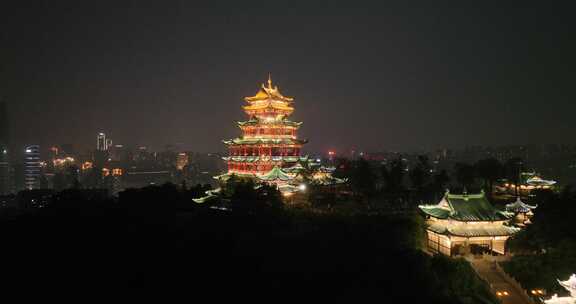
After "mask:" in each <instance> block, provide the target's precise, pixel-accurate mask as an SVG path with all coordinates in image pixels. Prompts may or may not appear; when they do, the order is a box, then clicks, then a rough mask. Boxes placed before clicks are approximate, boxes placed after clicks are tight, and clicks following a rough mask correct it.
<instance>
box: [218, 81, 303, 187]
mask: <svg viewBox="0 0 576 304" xmlns="http://www.w3.org/2000/svg"><path fill="white" fill-rule="evenodd" d="M244 100H245V101H246V103H247V105H245V106H243V109H244V112H246V114H247V115H248V118H249V119H248V120H247V121H241V122H238V127H239V128H240V129H241V130H242V137H240V138H235V139H232V140H225V141H224V143H225V144H226V145H228V149H229V156H227V157H224V160H225V161H226V162H227V164H228V172H227V173H226V174H223V175H220V176H217V177H216V178H217V179H219V180H221V181H223V182H225V181H226V180H227V179H229V178H230V177H231V176H237V177H240V178H251V179H256V181H257V182H265V183H269V184H275V185H277V186H278V187H279V189H280V190H281V191H282V192H283V193H286V192H295V191H297V189H298V186H297V185H295V183H296V180H295V179H296V177H297V176H298V174H297V173H298V169H299V168H300V167H302V165H301V162H307V161H308V158H307V157H301V156H300V149H301V148H302V145H304V144H305V143H306V140H302V139H298V136H297V131H298V129H299V128H300V125H301V124H302V123H301V122H294V121H291V120H289V119H288V117H289V116H290V115H291V114H292V112H294V107H293V103H294V99H293V98H291V97H286V96H284V95H282V94H281V93H280V90H279V89H278V87H277V86H273V85H272V79H271V78H270V77H268V83H267V84H262V86H261V88H260V90H259V91H258V93H256V95H254V96H252V97H246V98H244ZM302 168H303V167H302Z"/></svg>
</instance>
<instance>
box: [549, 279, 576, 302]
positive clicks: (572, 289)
mask: <svg viewBox="0 0 576 304" xmlns="http://www.w3.org/2000/svg"><path fill="white" fill-rule="evenodd" d="M558 283H559V284H560V286H562V287H564V288H565V289H566V290H567V291H568V292H569V293H570V296H568V297H558V295H553V296H552V298H550V299H548V300H545V301H544V303H546V304H576V274H573V275H571V276H570V278H569V279H568V280H567V281H560V280H558Z"/></svg>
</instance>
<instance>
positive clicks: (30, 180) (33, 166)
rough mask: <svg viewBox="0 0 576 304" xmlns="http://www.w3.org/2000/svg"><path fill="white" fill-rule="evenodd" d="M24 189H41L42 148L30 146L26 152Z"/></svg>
mask: <svg viewBox="0 0 576 304" xmlns="http://www.w3.org/2000/svg"><path fill="white" fill-rule="evenodd" d="M24 187H25V188H26V190H33V189H39V188H40V146H38V145H30V146H27V147H26V148H25V150H24Z"/></svg>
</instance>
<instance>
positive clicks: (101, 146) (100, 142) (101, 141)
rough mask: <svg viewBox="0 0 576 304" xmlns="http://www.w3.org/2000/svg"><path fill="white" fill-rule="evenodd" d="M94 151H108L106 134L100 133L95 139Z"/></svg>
mask: <svg viewBox="0 0 576 304" xmlns="http://www.w3.org/2000/svg"><path fill="white" fill-rule="evenodd" d="M96 150H98V151H106V150H108V142H107V141H106V134H104V133H102V132H100V133H98V137H96Z"/></svg>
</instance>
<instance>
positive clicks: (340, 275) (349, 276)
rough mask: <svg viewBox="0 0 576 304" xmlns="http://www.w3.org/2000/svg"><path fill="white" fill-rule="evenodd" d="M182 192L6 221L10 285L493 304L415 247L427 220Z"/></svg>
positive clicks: (0, 225) (139, 194) (464, 277)
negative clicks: (233, 201) (209, 198)
mask: <svg viewBox="0 0 576 304" xmlns="http://www.w3.org/2000/svg"><path fill="white" fill-rule="evenodd" d="M172 190H173V191H171V190H170V189H169V188H166V187H164V188H163V187H152V188H148V189H143V190H138V191H137V190H132V192H129V193H124V195H121V196H120V201H119V202H112V201H106V200H102V201H90V202H87V201H83V200H82V196H81V195H69V196H67V197H68V198H69V199H70V200H75V202H74V203H75V204H74V203H73V202H72V201H66V202H64V201H61V202H60V204H55V205H52V206H51V207H48V208H45V209H41V210H37V209H36V210H27V211H25V212H19V213H17V214H10V213H5V214H4V215H3V216H2V218H1V220H0V229H1V231H3V245H2V246H3V247H2V248H3V251H2V253H1V255H2V256H1V258H2V261H3V263H4V264H3V267H2V277H3V280H4V281H5V282H3V284H4V285H3V286H5V287H6V290H11V291H13V290H20V289H22V290H35V291H38V290H49V291H57V292H60V291H62V292H65V293H66V294H70V293H80V294H83V295H102V294H106V295H108V294H112V293H124V294H139V295H142V294H147V293H157V294H162V295H166V296H168V295H181V296H185V297H186V298H188V299H190V300H192V299H198V300H200V298H201V297H203V296H209V297H211V298H212V299H218V298H222V297H227V298H228V297H234V298H237V299H241V298H242V299H251V300H255V299H268V300H269V301H271V300H278V299H286V298H292V297H295V298H299V299H309V297H310V296H313V297H317V298H319V299H324V300H325V301H329V300H339V299H348V300H355V301H357V302H358V301H362V302H364V301H368V300H369V299H376V300H378V301H379V302H383V303H394V302H397V301H399V300H401V301H402V302H415V303H495V302H494V299H493V297H492V296H491V295H490V293H489V292H488V291H487V289H486V286H485V285H483V284H482V283H481V282H480V281H479V280H478V278H477V277H476V276H475V275H474V273H473V271H472V270H471V269H470V267H469V265H468V264H467V263H466V262H464V261H460V260H452V259H449V258H445V257H430V256H427V255H425V254H423V253H422V252H420V251H418V250H416V249H415V245H416V244H415V243H416V241H415V240H414V235H416V234H417V233H416V232H417V231H418V230H419V229H420V227H419V226H418V223H419V222H420V221H418V220H413V218H412V217H411V216H378V215H371V216H368V215H355V216H346V215H326V214H322V215H319V214H313V213H310V212H306V211H291V210H283V209H281V208H278V207H277V206H273V205H269V204H268V205H267V204H261V205H259V206H260V208H262V210H260V211H258V210H256V209H254V208H248V209H246V208H238V209H236V210H233V211H226V210H219V209H211V208H209V207H208V206H197V205H194V204H186V203H185V202H186V201H187V200H188V197H187V196H185V195H184V196H182V194H181V193H180V192H179V191H178V190H177V189H176V188H172ZM250 195H252V194H250ZM257 199H260V198H257ZM63 200H67V199H63ZM140 200H141V203H142V204H140V205H139V204H138V201H140ZM153 206H156V207H153Z"/></svg>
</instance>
